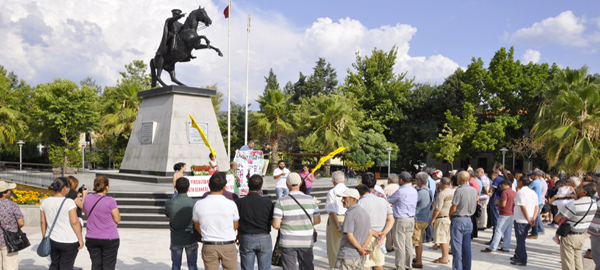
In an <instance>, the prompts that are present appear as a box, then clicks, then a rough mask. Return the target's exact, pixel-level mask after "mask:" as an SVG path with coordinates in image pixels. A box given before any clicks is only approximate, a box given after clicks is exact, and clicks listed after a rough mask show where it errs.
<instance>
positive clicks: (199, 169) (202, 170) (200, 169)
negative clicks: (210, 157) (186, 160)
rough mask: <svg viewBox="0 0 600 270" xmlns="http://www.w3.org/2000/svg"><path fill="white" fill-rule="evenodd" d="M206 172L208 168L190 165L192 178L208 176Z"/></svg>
mask: <svg viewBox="0 0 600 270" xmlns="http://www.w3.org/2000/svg"><path fill="white" fill-rule="evenodd" d="M208 171H210V166H206V165H202V166H198V165H192V174H193V175H194V176H197V175H208Z"/></svg>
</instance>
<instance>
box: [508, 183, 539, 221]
mask: <svg viewBox="0 0 600 270" xmlns="http://www.w3.org/2000/svg"><path fill="white" fill-rule="evenodd" d="M521 205H524V206H525V207H526V208H527V215H528V216H529V218H530V219H531V218H533V214H534V212H535V206H536V205H538V196H537V193H535V191H533V189H530V188H529V187H526V186H525V187H522V188H521V189H520V190H519V191H518V192H517V196H516V197H515V211H514V212H515V215H514V220H515V222H517V223H527V218H525V215H523V211H521Z"/></svg>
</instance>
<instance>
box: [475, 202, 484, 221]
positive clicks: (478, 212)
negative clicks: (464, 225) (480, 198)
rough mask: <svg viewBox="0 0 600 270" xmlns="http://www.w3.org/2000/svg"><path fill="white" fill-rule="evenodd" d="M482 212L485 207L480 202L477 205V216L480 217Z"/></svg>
mask: <svg viewBox="0 0 600 270" xmlns="http://www.w3.org/2000/svg"><path fill="white" fill-rule="evenodd" d="M481 214H483V207H482V206H481V205H480V204H477V207H476V208H475V214H474V216H475V218H480V217H481Z"/></svg>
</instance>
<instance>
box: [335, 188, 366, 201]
mask: <svg viewBox="0 0 600 270" xmlns="http://www.w3.org/2000/svg"><path fill="white" fill-rule="evenodd" d="M337 196H338V197H352V198H355V199H357V200H358V199H360V194H358V190H356V189H355V188H349V189H346V190H345V191H344V193H342V194H338V195H337Z"/></svg>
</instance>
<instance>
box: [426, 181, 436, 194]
mask: <svg viewBox="0 0 600 270" xmlns="http://www.w3.org/2000/svg"><path fill="white" fill-rule="evenodd" d="M427 187H428V188H429V194H431V198H435V190H436V188H435V180H433V178H431V176H429V180H428V181H427Z"/></svg>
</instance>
